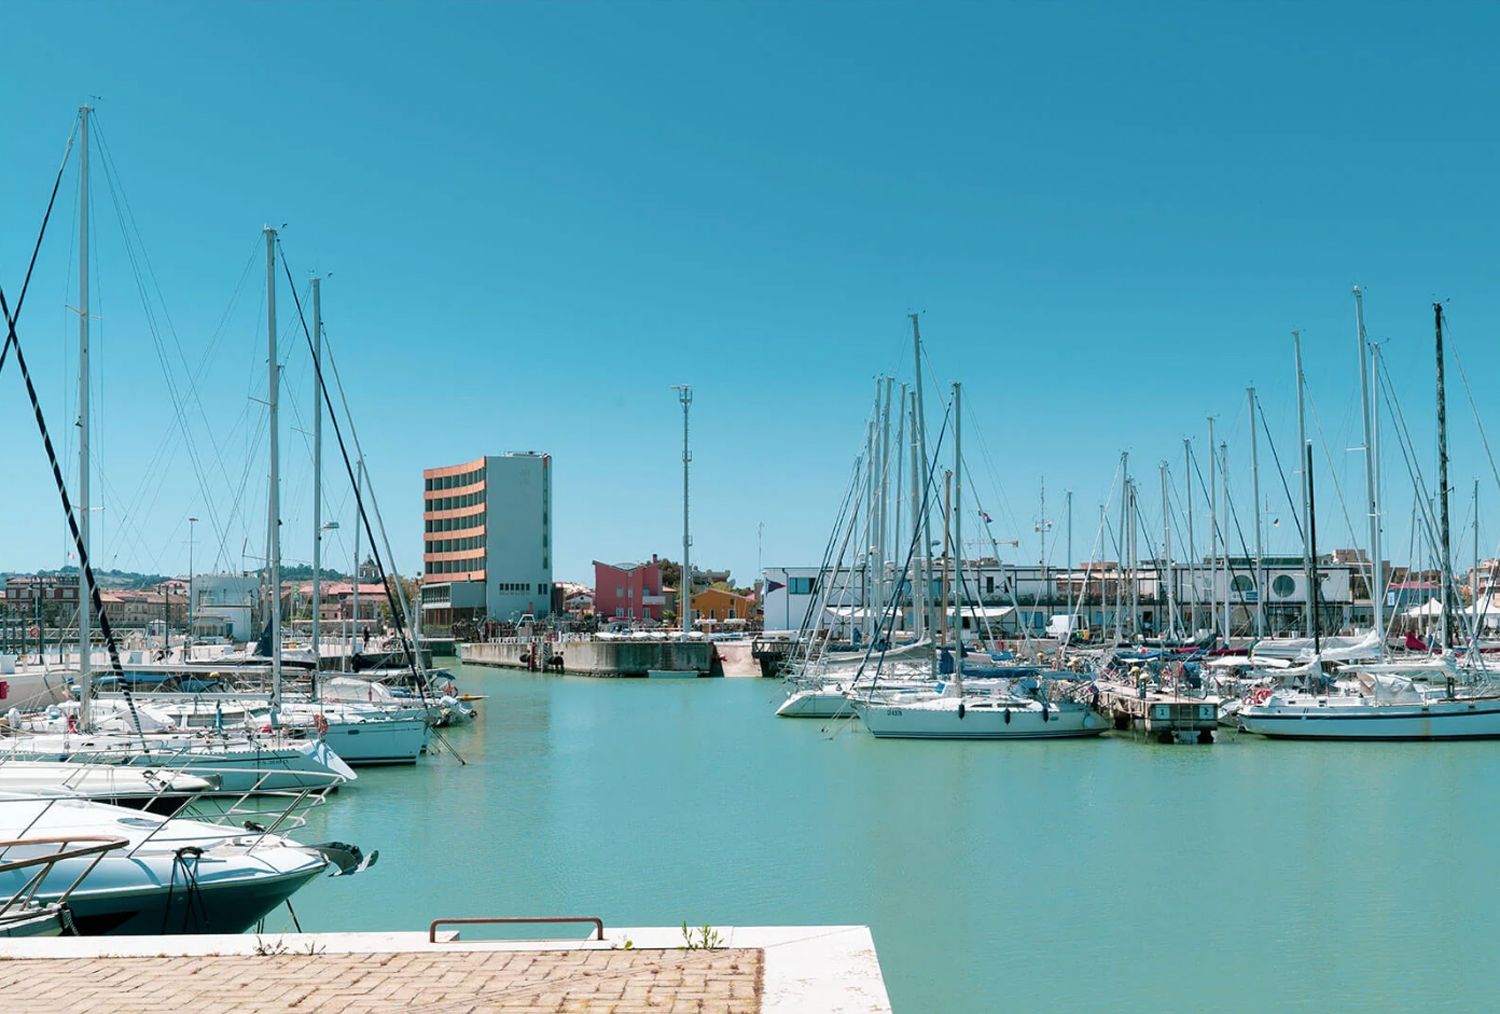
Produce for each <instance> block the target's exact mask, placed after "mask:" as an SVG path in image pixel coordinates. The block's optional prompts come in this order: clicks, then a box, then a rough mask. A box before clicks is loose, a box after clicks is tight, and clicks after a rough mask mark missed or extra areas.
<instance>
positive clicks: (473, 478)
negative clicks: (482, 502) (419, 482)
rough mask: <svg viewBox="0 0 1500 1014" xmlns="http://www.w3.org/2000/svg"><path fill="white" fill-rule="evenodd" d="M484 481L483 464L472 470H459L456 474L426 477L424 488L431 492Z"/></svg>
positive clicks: (459, 487) (458, 487)
mask: <svg viewBox="0 0 1500 1014" xmlns="http://www.w3.org/2000/svg"><path fill="white" fill-rule="evenodd" d="M483 481H484V466H483V465H481V466H480V467H478V468H476V469H474V471H472V472H460V473H458V474H457V475H436V476H431V477H429V478H428V479H427V481H426V484H425V487H424V488H425V489H426V491H427V492H429V493H432V492H434V491H436V490H442V489H461V488H463V487H464V486H472V485H474V484H475V483H476V482H483Z"/></svg>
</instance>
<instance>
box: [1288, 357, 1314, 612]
mask: <svg viewBox="0 0 1500 1014" xmlns="http://www.w3.org/2000/svg"><path fill="white" fill-rule="evenodd" d="M1292 354H1293V356H1294V358H1295V359H1296V362H1297V446H1298V447H1299V448H1304V447H1306V446H1307V407H1306V399H1307V381H1306V379H1305V378H1304V377H1303V375H1302V332H1301V331H1293V332H1292ZM1298 454H1299V456H1300V457H1302V458H1303V460H1304V462H1305V461H1307V460H1309V459H1308V458H1307V456H1306V455H1304V454H1302V453H1301V451H1299V452H1298ZM1311 482H1312V477H1311V476H1310V475H1308V468H1307V467H1306V466H1305V465H1304V467H1303V469H1302V570H1303V573H1305V574H1306V575H1307V580H1308V595H1307V612H1306V615H1305V616H1304V618H1303V619H1304V621H1305V622H1306V623H1307V627H1308V630H1307V631H1306V633H1307V635H1308V636H1309V637H1311V636H1314V632H1313V630H1312V627H1313V626H1314V625H1315V624H1314V622H1313V612H1312V610H1313V606H1312V592H1313V589H1312V587H1311V584H1312V580H1313V558H1312V543H1311V539H1312V532H1311V529H1312V507H1311V506H1310V504H1309V501H1310V500H1311V497H1312V492H1311V485H1310V484H1311Z"/></svg>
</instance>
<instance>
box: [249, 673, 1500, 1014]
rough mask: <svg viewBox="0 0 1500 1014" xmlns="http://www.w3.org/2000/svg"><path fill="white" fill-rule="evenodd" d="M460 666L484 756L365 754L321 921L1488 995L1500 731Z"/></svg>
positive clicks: (1126, 988)
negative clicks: (840, 713) (797, 940)
mask: <svg viewBox="0 0 1500 1014" xmlns="http://www.w3.org/2000/svg"><path fill="white" fill-rule="evenodd" d="M462 682H463V685H464V686H465V687H466V688H469V689H472V690H474V691H477V692H481V693H486V694H489V695H490V698H489V700H488V701H486V702H484V704H483V705H482V708H483V711H482V717H481V721H480V722H479V723H477V724H476V725H475V726H474V727H471V728H468V729H463V730H457V731H453V732H451V733H450V736H451V739H452V742H453V744H454V746H455V747H457V749H458V750H459V752H460V753H462V754H463V755H464V756H465V758H466V759H467V760H468V761H469V764H468V766H467V767H461V766H460V765H459V764H458V763H457V762H456V761H455V760H454V759H453V758H452V757H450V756H437V757H428V758H425V759H424V760H423V762H422V763H421V764H419V765H418V766H417V767H416V768H415V769H411V768H407V769H373V770H370V769H367V770H366V771H364V772H362V773H361V775H360V780H359V782H358V783H357V784H356V785H354V786H351V787H349V788H347V789H345V790H343V791H342V792H341V793H339V795H338V797H337V798H335V799H334V800H333V801H332V802H331V803H330V804H329V805H327V806H325V807H322V808H321V809H320V811H319V812H318V813H316V814H315V815H314V816H313V817H312V819H311V821H310V824H309V827H308V828H307V829H305V830H304V831H303V832H301V833H300V834H299V837H301V838H302V839H303V840H305V841H319V840H323V839H325V838H336V839H342V840H347V841H353V842H357V843H359V844H360V845H361V846H364V847H366V848H369V847H376V848H379V849H380V853H381V859H380V862H379V864H378V865H377V866H376V867H375V868H374V869H372V870H370V871H368V872H367V873H365V874H362V875H360V876H358V877H355V878H352V879H347V880H328V881H320V882H318V883H316V884H314V885H312V886H311V887H309V888H308V889H306V890H305V891H303V892H302V893H300V894H299V895H298V896H297V898H296V899H295V904H296V906H297V910H298V914H299V916H300V917H301V920H302V924H303V927H304V928H306V929H310V930H311V929H319V930H374V929H401V930H417V929H423V928H425V926H426V924H427V922H428V921H429V920H431V919H434V918H437V917H440V916H463V915H556V914H583V915H599V916H602V917H603V918H604V921H605V924H606V925H614V926H648V925H674V926H675V925H679V924H680V923H682V922H683V921H684V920H686V921H688V922H690V923H693V924H695V925H701V924H703V923H713V924H721V925H728V924H740V925H768V924H770V925H785V924H798V923H863V924H868V925H869V926H870V927H871V929H872V930H873V932H874V936H875V942H876V946H877V948H878V949H879V952H880V961H881V966H882V968H883V969H884V972H885V976H886V984H887V988H888V989H889V991H890V996H891V1001H892V1003H893V1005H894V1006H895V1009H896V1010H897V1011H993V1010H999V1009H1019V1010H1035V1009H1052V1010H1065V1009H1067V1010H1076V1009H1105V1008H1108V1009H1112V1010H1126V1011H1129V1010H1161V1009H1197V1008H1203V1007H1210V1006H1211V1007H1214V1008H1216V1009H1230V1010H1257V1009H1265V1008H1267V1007H1269V1006H1273V1005H1274V1006H1277V1007H1285V1008H1296V1009H1305V1010H1327V1009H1329V1008H1333V1007H1337V1008H1341V1009H1362V1010H1387V1009H1395V1008H1408V1009H1410V1008H1419V1009H1424V1010H1432V1009H1441V1008H1452V1009H1474V1008H1488V1007H1491V1006H1493V1004H1494V999H1495V995H1496V991H1495V988H1494V984H1493V980H1492V977H1491V976H1490V975H1489V971H1488V970H1489V959H1490V953H1491V950H1492V944H1493V941H1494V939H1495V937H1496V934H1497V930H1500V904H1497V903H1500V888H1497V885H1496V878H1495V873H1494V869H1493V852H1494V848H1495V844H1496V842H1497V841H1500V822H1497V817H1496V808H1495V801H1496V790H1497V786H1500V745H1497V744H1493V743H1459V744H1434V745H1425V744H1385V745H1380V744H1350V745H1337V744H1325V743H1306V744H1298V743H1278V742H1268V741H1263V740H1257V739H1253V738H1251V737H1248V736H1247V737H1243V738H1236V737H1235V736H1234V735H1232V734H1229V735H1225V736H1223V737H1221V742H1220V743H1218V744H1216V745H1214V746H1211V747H1189V746H1157V745H1148V744H1145V743H1143V742H1140V741H1137V740H1130V739H1114V738H1110V737H1106V738H1104V739H1103V740H1094V741H1081V742H1053V743H1010V744H1002V743H929V742H911V743H904V742H900V741H881V742H877V741H875V740H874V739H873V738H872V737H870V736H868V735H866V734H865V733H864V732H863V731H862V730H861V729H860V728H859V727H858V726H857V725H856V726H855V727H853V728H848V727H845V725H844V724H842V723H838V724H832V725H831V724H830V723H827V722H821V721H815V720H788V719H777V718H775V717H773V716H772V714H771V711H772V708H773V706H774V703H775V702H776V701H777V700H779V697H780V687H779V685H778V684H774V683H771V682H769V681H761V680H750V679H727V680H696V681H677V680H590V679H579V678H559V677H555V676H554V677H542V676H528V675H525V674H511V673H506V672H501V671H496V670H485V669H474V670H468V671H466V672H465V673H464V680H463V681H462ZM276 922H277V920H276V919H273V920H270V922H269V923H268V928H272V929H275V928H280V927H279V926H277V925H274V924H275V923H276Z"/></svg>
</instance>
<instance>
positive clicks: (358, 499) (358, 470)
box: [347, 455, 365, 672]
mask: <svg viewBox="0 0 1500 1014" xmlns="http://www.w3.org/2000/svg"><path fill="white" fill-rule="evenodd" d="M364 498H365V458H364V455H360V456H359V457H357V458H355V459H354V594H353V598H352V600H351V602H350V607H351V608H352V610H353V616H351V617H350V619H349V624H350V626H349V654H348V656H347V658H348V662H349V669H350V671H351V672H352V671H353V670H354V658H355V656H356V655H357V654H359V649H358V647H357V646H358V644H359V533H360V529H361V528H363V527H364V524H363V523H362V521H361V519H362V518H363V517H364V516H365V515H364Z"/></svg>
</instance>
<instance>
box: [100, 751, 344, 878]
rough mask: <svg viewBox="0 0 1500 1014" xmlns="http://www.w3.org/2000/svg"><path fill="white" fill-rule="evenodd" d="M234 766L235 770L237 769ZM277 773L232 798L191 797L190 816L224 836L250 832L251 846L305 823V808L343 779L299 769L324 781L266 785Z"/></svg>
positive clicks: (160, 829) (153, 833)
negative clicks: (296, 785)
mask: <svg viewBox="0 0 1500 1014" xmlns="http://www.w3.org/2000/svg"><path fill="white" fill-rule="evenodd" d="M194 770H195V771H196V772H205V771H206V772H210V773H211V772H212V771H213V770H214V769H212V768H204V767H200V766H197V765H195V766H194ZM223 770H230V769H223ZM234 770H236V771H237V772H238V771H239V770H240V769H234ZM281 774H283V772H280V771H277V770H267V771H263V772H262V773H261V775H260V777H259V778H257V779H256V780H255V782H254V783H253V784H252V785H251V786H250V787H249V788H247V789H245V790H244V791H243V792H241V793H240V794H239V795H237V796H234V797H232V798H231V797H227V796H211V797H199V798H198V799H196V800H195V801H194V806H193V809H192V813H191V819H193V820H196V821H198V822H200V823H203V824H209V825H212V826H214V827H218V828H222V830H223V832H224V837H225V839H226V840H227V839H230V838H240V837H244V836H245V835H246V833H247V832H249V833H252V834H254V835H255V839H254V841H252V842H251V843H250V845H249V846H248V847H249V848H251V849H254V848H255V847H257V846H258V845H260V844H261V843H262V842H263V841H264V840H265V839H266V838H267V837H268V836H271V835H282V834H286V833H288V832H290V831H292V830H294V829H296V828H299V827H302V826H303V825H304V824H306V823H307V813H308V811H309V810H311V809H312V808H313V807H315V806H318V805H320V804H322V803H324V802H326V801H327V796H328V793H330V792H332V791H333V790H334V789H335V788H337V787H338V783H340V782H342V781H343V779H341V778H339V777H338V776H337V775H334V774H331V773H330V774H328V775H326V776H325V775H322V774H320V773H316V772H307V771H299V772H298V777H301V778H314V779H318V778H324V779H326V780H327V784H324V785H317V786H309V787H302V788H297V789H272V788H268V787H267V786H268V784H269V783H270V781H271V779H273V778H275V777H278V776H280V775H281ZM276 800H282V801H285V802H284V804H283V805H271V804H272V802H273V801H276ZM226 801H228V805H227V806H223V805H222V804H223V803H224V802H226ZM212 807H218V809H211V808H212ZM172 819H173V818H171V817H168V818H165V819H164V820H162V822H161V823H160V824H158V825H157V826H156V827H154V828H152V829H151V830H150V831H149V832H148V833H147V834H146V836H145V837H144V838H142V839H141V840H140V841H139V842H137V843H136V844H135V846H134V847H133V848H132V849H131V850H130V852H129V855H132V856H133V855H135V854H136V853H137V852H139V851H140V850H141V849H142V848H144V847H145V846H146V845H148V844H150V843H151V842H152V841H153V840H154V839H155V838H156V837H157V836H158V835H160V834H162V833H164V832H165V831H166V830H167V829H168V828H169V827H170V826H171V822H172Z"/></svg>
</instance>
